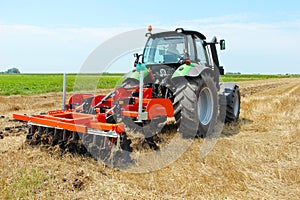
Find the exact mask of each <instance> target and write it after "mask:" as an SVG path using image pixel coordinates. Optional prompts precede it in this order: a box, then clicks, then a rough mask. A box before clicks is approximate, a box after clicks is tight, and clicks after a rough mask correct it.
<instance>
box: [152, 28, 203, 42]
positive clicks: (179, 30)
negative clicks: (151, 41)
mask: <svg viewBox="0 0 300 200" xmlns="http://www.w3.org/2000/svg"><path fill="white" fill-rule="evenodd" d="M182 34H183V35H196V36H198V37H199V38H200V39H201V40H205V39H206V37H205V36H204V35H203V34H202V33H199V32H197V31H190V30H184V29H183V28H177V29H176V30H175V31H166V32H160V33H154V34H151V35H150V37H151V38H160V37H165V36H176V35H182Z"/></svg>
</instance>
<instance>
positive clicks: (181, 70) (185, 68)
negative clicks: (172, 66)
mask: <svg viewBox="0 0 300 200" xmlns="http://www.w3.org/2000/svg"><path fill="white" fill-rule="evenodd" d="M194 66H195V65H194V64H193V63H191V64H190V65H187V64H183V65H181V66H180V67H178V69H177V70H176V71H175V72H174V74H173V76H172V78H175V77H179V76H186V75H187V73H188V72H189V71H190V69H191V68H192V67H194Z"/></svg>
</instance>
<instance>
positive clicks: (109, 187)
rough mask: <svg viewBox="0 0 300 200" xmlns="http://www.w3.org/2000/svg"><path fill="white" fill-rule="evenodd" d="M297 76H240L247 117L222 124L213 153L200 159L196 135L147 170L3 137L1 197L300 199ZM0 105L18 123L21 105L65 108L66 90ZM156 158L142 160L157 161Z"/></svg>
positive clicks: (32, 109) (1, 100)
mask: <svg viewBox="0 0 300 200" xmlns="http://www.w3.org/2000/svg"><path fill="white" fill-rule="evenodd" d="M299 82H300V79H271V80H264V81H255V82H242V83H240V87H241V91H242V94H243V98H242V108H241V120H240V122H239V123H236V124H231V125H227V126H226V127H225V128H224V131H223V134H222V136H221V138H220V139H219V140H218V142H217V144H216V145H215V147H214V149H213V150H212V151H211V152H210V153H209V154H208V156H207V157H205V158H200V156H199V152H200V147H201V146H202V145H203V139H196V140H194V141H193V143H192V145H191V146H190V148H189V150H188V151H187V152H185V153H183V155H182V156H181V157H180V158H179V159H178V160H176V161H175V162H173V163H171V164H170V165H168V166H166V167H164V168H162V169H160V170H157V171H153V172H148V173H128V172H122V171H117V170H114V169H110V168H106V167H105V166H103V165H102V164H101V163H98V162H96V161H94V160H92V159H89V158H81V157H78V156H73V155H65V156H64V157H63V158H61V157H59V156H58V155H57V154H55V153H54V154H50V153H47V152H46V151H43V150H40V149H39V148H32V147H30V146H27V145H24V144H23V141H24V137H25V136H24V135H20V136H11V137H5V138H4V139H2V140H0V188H1V192H0V199H18V198H24V199H182V198H187V199H297V198H299V196H300V157H299V155H300V99H299V94H300V85H299ZM257 88H259V89H257ZM45 100H47V102H45ZM30 102H31V103H30ZM28 103H30V104H29V105H28ZM0 104H1V106H0V109H1V110H0V112H1V115H5V116H6V117H5V118H1V119H0V125H1V127H3V128H4V127H5V126H10V125H14V124H15V122H9V121H8V120H9V116H10V115H11V114H12V113H13V112H16V111H15V110H17V111H18V112H21V113H29V114H33V113H36V112H44V111H47V110H49V109H53V108H54V107H59V105H60V97H59V95H57V94H53V95H52V94H50V95H49V96H47V95H36V96H30V97H21V96H17V97H0ZM16 106H19V107H18V109H16ZM2 113H3V114H2ZM172 137H176V133H174V134H172ZM186 142H189V141H186V140H182V139H180V138H178V143H179V145H178V146H177V149H176V148H173V149H172V148H171V150H172V151H178V149H180V148H182V147H180V145H183V144H184V143H186ZM166 155H167V156H168V154H167V153H166ZM172 155H174V154H172ZM172 155H171V156H172ZM152 156H153V155H152ZM153 159H154V157H153V158H152V160H151V159H148V160H147V159H145V160H144V161H143V160H140V162H141V163H140V164H143V162H149V161H150V163H151V162H152V163H155V162H157V160H153ZM161 162H162V161H161ZM137 169H138V168H137ZM137 169H134V168H133V169H132V170H137ZM149 170H151V169H149Z"/></svg>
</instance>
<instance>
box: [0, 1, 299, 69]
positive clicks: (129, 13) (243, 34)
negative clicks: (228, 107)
mask: <svg viewBox="0 0 300 200" xmlns="http://www.w3.org/2000/svg"><path fill="white" fill-rule="evenodd" d="M299 4H300V3H299V1H296V0H295V1H292V0H286V1H284V2H277V1H273V2H271V1H265V2H262V1H257V0H252V1H237V0H235V1H234V0H227V1H201V0H198V1H197V0H193V1H182V2H180V1H168V0H166V1H162V0H161V1H157V0H152V1H136V0H127V1H113V0H112V1H100V0H98V1H96V0H94V1H77V0H73V1H56V0H54V1H30V0H28V1H21V0H20V1H16V0H10V1H2V0H0V71H4V70H6V69H8V68H11V67H17V68H19V69H20V70H21V72H24V73H32V72H36V73H48V72H52V73H56V72H78V71H80V68H81V67H82V65H83V63H84V62H85V61H86V59H87V58H88V56H89V55H90V54H91V53H92V52H93V50H94V49H96V48H97V47H98V46H99V45H101V44H102V43H103V42H105V41H107V40H108V39H110V38H111V37H113V36H116V35H118V34H120V33H123V32H126V31H130V30H135V29H141V28H145V31H146V27H147V25H149V24H152V25H153V27H154V30H155V29H156V28H157V29H158V28H161V29H167V30H174V29H175V28H176V27H184V28H187V29H194V30H198V31H200V32H202V33H204V34H205V35H206V36H207V38H208V39H209V40H210V39H211V38H212V37H213V36H214V35H216V36H217V37H218V38H219V39H221V38H224V39H225V40H226V42H227V50H226V51H223V52H220V60H221V63H222V64H223V65H224V67H225V69H226V71H230V72H242V73H263V74H268V73H300V56H298V52H299V50H298V46H299V45H300V38H299V36H300V12H299V11H298V10H299V9H298V8H299V7H300V5H299ZM132 61H133V59H132V60H131V58H130V59H129V58H126V59H123V60H122V59H121V61H120V60H119V61H116V62H115V63H114V64H113V65H112V66H110V68H109V69H110V70H111V71H126V70H128V69H129V67H130V66H131V62H132ZM120 65H124V66H125V65H126V67H123V66H122V67H120ZM124 69H125V70H124Z"/></svg>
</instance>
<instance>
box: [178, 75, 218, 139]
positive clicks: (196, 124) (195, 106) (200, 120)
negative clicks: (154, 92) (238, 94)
mask: <svg viewBox="0 0 300 200" xmlns="http://www.w3.org/2000/svg"><path fill="white" fill-rule="evenodd" d="M182 78H183V77H182ZM174 95H175V99H174V103H173V106H174V116H175V120H176V124H177V125H178V128H179V132H180V133H181V134H182V136H183V137H185V138H194V137H195V136H202V137H206V136H209V135H211V133H212V131H213V127H214V125H215V124H216V122H217V116H218V93H217V87H216V82H215V81H214V78H213V76H211V75H210V74H207V73H204V74H202V75H201V76H200V77H197V78H191V77H186V78H183V79H182V80H180V81H176V91H175V93H174Z"/></svg>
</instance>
